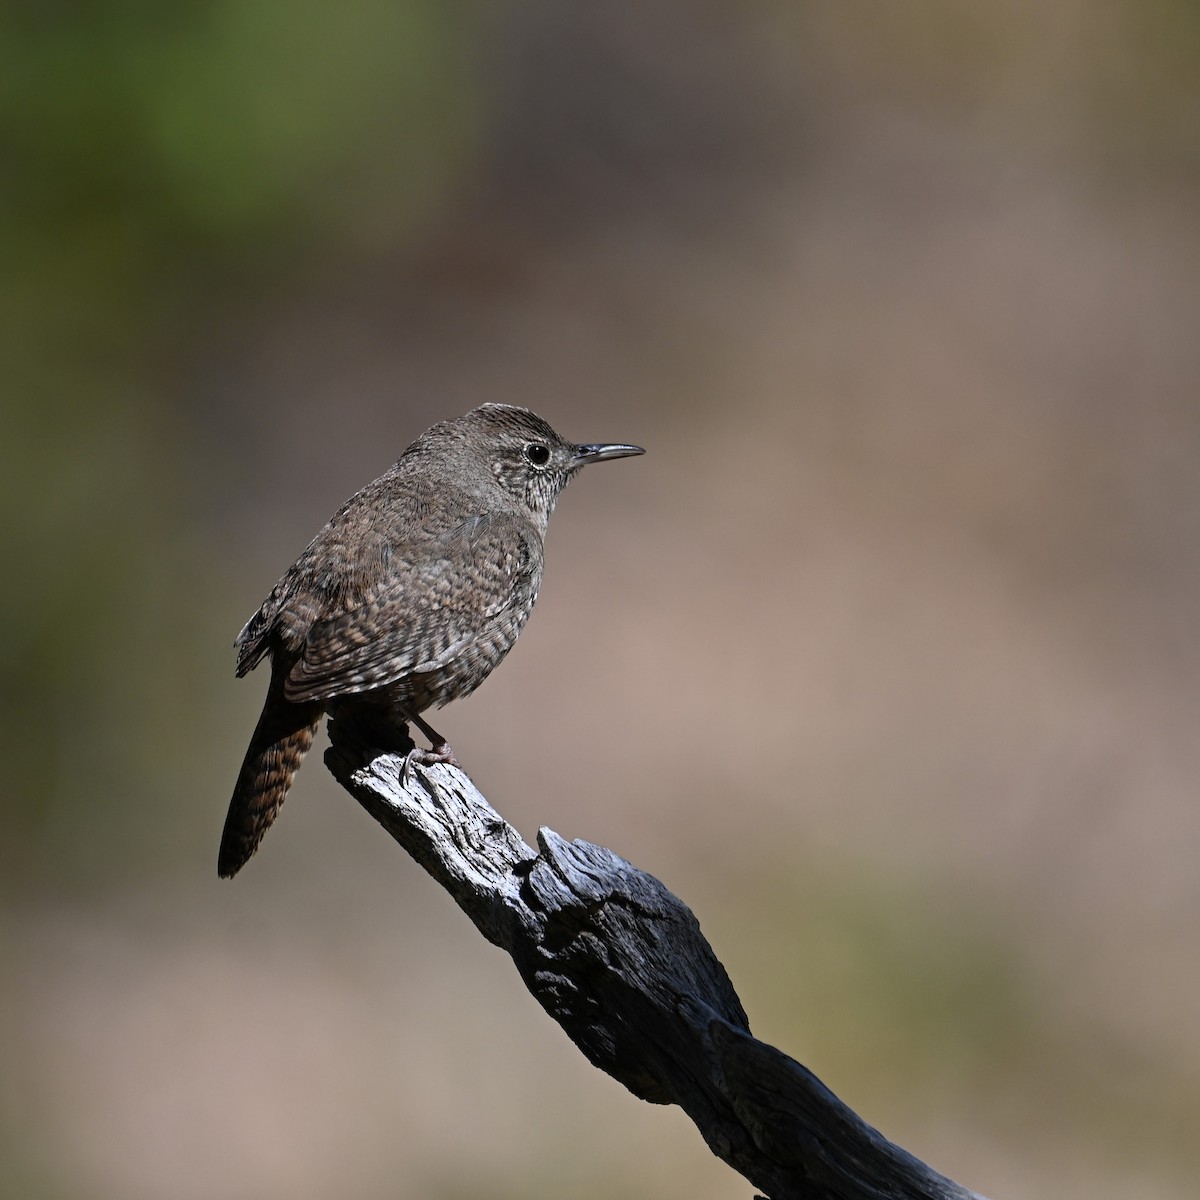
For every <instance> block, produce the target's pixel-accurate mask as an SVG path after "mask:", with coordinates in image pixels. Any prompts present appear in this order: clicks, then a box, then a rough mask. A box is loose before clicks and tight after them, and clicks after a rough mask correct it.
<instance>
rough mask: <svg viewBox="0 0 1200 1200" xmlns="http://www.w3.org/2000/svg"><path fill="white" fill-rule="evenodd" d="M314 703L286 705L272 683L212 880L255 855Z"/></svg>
mask: <svg viewBox="0 0 1200 1200" xmlns="http://www.w3.org/2000/svg"><path fill="white" fill-rule="evenodd" d="M322 711H323V708H322V705H321V704H320V703H313V702H310V703H307V704H289V703H288V702H287V701H286V700H284V699H283V697H282V696H281V695H280V693H279V690H278V689H277V688H276V687H275V681H274V680H272V682H271V688H270V690H269V691H268V692H267V701H266V703H265V704H264V705H263V711H262V716H261V717H259V718H258V725H257V726H256V727H255V730H254V736H253V737H252V738H251V739H250V747H249V749H247V751H246V757H245V759H244V760H243V762H242V769H241V771H240V772H239V774H238V780H237V783H236V785H235V786H234V789H233V799H232V800H230V802H229V815H228V816H226V818H225V830H224V832H223V833H222V834H221V851H220V854H219V855H218V856H217V874H218V875H220V876H221V878H222V879H231V878H232V877H233V876H234V875H236V874H237V873H238V871H240V870H241V869H242V867H244V866H245V865H246V862H247V861H248V860H249V858H250V856H251V855H252V854H253V853H254V851H255V850H256V849H258V843H259V842H260V841H262V837H263V834H264V833H266V832H267V830H268V829H269V828H270V826H271V822H272V821H274V820H275V816H276V814H277V813H278V812H279V806H280V805H281V804H282V803H283V798H284V797H285V796H286V795H287V791H288V788H290V787H291V786H292V779H293V778H294V777H295V774H296V772H297V771H298V770H299V768H300V762H301V760H302V759H303V758H304V755H305V754H306V753H307V752H308V748H309V747H310V746H311V745H312V742H313V737H314V736H315V735H316V732H317V724H318V722H319V721H320V719H321V713H322Z"/></svg>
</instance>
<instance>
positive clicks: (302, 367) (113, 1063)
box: [0, 0, 1200, 1200]
mask: <svg viewBox="0 0 1200 1200" xmlns="http://www.w3.org/2000/svg"><path fill="white" fill-rule="evenodd" d="M1198 61H1200V6H1197V5H1196V4H1194V3H1191V2H1190V0H1149V2H1135V0H1100V2H1095V0H1089V2H1087V3H1085V2H1084V0H1068V2H1066V3H1060V4H1054V5H1044V4H1043V5H1038V4H1033V3H1030V2H1028V0H985V2H981V3H976V4H951V3H947V2H946V0H917V2H914V3H909V4H903V5H899V4H892V5H883V4H874V5H868V4H861V3H849V2H847V0H811V2H809V3H799V2H791V0H743V2H735V0H699V2H689V0H614V2H612V3H607V4H595V3H589V2H588V0H497V2H495V3H492V4H483V3H479V2H478V0H469V2H463V3H438V2H436V0H393V2H391V3H384V2H382V0H346V2H345V3H342V4H338V5H332V4H318V3H315V2H314V0H296V2H294V3H289V4H282V3H270V2H268V0H211V2H209V3H200V2H196V0H183V2H180V3H171V4H164V3H151V2H149V0H125V2H118V0H107V2H105V0H100V2H96V3H72V2H67V0H45V2H43V3H33V2H30V0H17V2H14V3H10V4H8V5H6V6H4V7H3V8H2V9H0V513H2V516H0V564H2V567H3V569H2V572H0V574H2V578H0V606H2V607H0V628H2V629H3V631H4V632H3V636H2V637H0V1197H4V1198H7V1197H10V1196H11V1197H13V1198H14V1200H15V1198H17V1197H20V1198H21V1200H41V1198H46V1200H52V1198H53V1200H59V1198H66V1197H80V1198H85V1197H86V1198H87V1200H107V1198H109V1197H112V1198H113V1200H118V1198H119V1200H143V1198H145V1200H159V1198H161V1197H163V1196H170V1197H172V1198H174V1200H191V1198H193V1197H194V1198H195V1200H213V1198H214V1197H217V1198H221V1200H225V1198H229V1200H234V1198H241V1197H246V1198H250V1197H254V1198H256V1200H257V1198H260V1197H275V1196H287V1197H289V1200H307V1198H308V1197H312V1198H314V1200H315V1198H317V1197H326V1196H334V1195H336V1196H345V1197H348V1198H351V1200H373V1198H375V1197H383V1196H389V1197H390V1196H407V1195H412V1196H426V1197H431V1198H433V1200H437V1198H439V1197H444V1198H446V1200H451V1198H455V1197H466V1196H475V1195H488V1196H497V1195H501V1196H502V1195H508V1194H511V1195H514V1196H517V1195H520V1196H523V1197H531V1198H532V1197H539V1196H562V1195H572V1196H578V1197H581V1198H590V1197H608V1196H613V1195H622V1194H633V1195H648V1194H655V1195H660V1196H678V1197H685V1196H686V1197H688V1198H689V1200H695V1198H699V1197H704V1198H712V1200H716V1198H718V1197H730V1198H732V1197H734V1196H745V1195H747V1194H748V1191H747V1185H744V1183H743V1181H741V1180H739V1179H737V1178H735V1177H733V1176H732V1174H731V1173H730V1172H729V1171H728V1170H727V1169H726V1168H724V1167H723V1166H722V1165H721V1164H720V1163H718V1162H717V1161H716V1160H714V1159H713V1158H712V1157H711V1155H709V1154H708V1152H707V1150H706V1148H705V1147H704V1146H703V1145H702V1144H701V1143H700V1139H699V1138H698V1136H697V1135H696V1134H695V1131H694V1129H693V1128H692V1127H691V1126H690V1125H689V1124H688V1123H687V1122H686V1121H685V1120H684V1118H683V1117H682V1116H681V1114H679V1113H678V1112H677V1111H673V1110H659V1109H649V1108H647V1107H646V1106H643V1105H641V1104H639V1103H638V1102H636V1101H634V1100H633V1099H632V1098H631V1097H629V1096H627V1095H626V1094H625V1093H623V1092H622V1091H621V1089H620V1088H619V1087H617V1086H616V1085H615V1084H612V1083H611V1081H608V1080H606V1079H605V1078H603V1077H602V1076H600V1075H599V1074H598V1073H597V1072H595V1071H593V1070H592V1068H591V1067H590V1066H588V1064H587V1063H586V1062H584V1061H583V1059H582V1057H581V1056H580V1055H579V1054H578V1053H577V1052H576V1051H575V1050H574V1049H573V1047H571V1046H570V1045H568V1044H566V1041H565V1039H564V1038H562V1037H561V1035H560V1034H559V1033H558V1031H557V1030H556V1029H555V1028H554V1027H553V1026H552V1025H551V1023H550V1022H549V1021H548V1020H547V1019H546V1018H545V1016H544V1014H542V1013H541V1011H540V1010H539V1009H538V1008H537V1006H536V1005H535V1004H534V1003H533V1002H532V1001H531V1000H530V998H529V997H528V996H527V995H526V994H525V992H524V991H523V989H522V988H521V986H520V984H519V981H518V980H517V979H516V976H515V972H513V970H512V968H511V964H509V963H508V962H507V961H506V960H504V959H503V956H501V955H497V954H495V952H494V951H493V950H491V948H489V947H487V946H485V945H484V944H483V943H482V942H481V940H480V939H479V938H478V937H477V936H476V935H475V934H474V933H473V931H472V930H471V929H470V927H469V926H468V924H467V922H466V921H465V919H464V918H463V917H462V916H461V915H460V914H459V913H457V911H455V910H453V909H452V907H451V906H450V904H449V902H448V901H447V900H446V899H445V897H444V896H443V895H442V894H441V893H440V891H439V890H438V889H436V887H434V885H432V884H431V883H430V881H429V880H427V879H426V878H425V877H424V876H423V875H422V874H421V873H420V871H419V870H418V869H417V868H416V867H415V866H414V865H413V864H412V863H411V862H409V860H408V859H407V858H406V857H405V856H403V855H401V854H400V853H399V852H398V851H397V850H396V849H395V848H394V847H393V846H392V845H391V844H390V843H389V842H388V841H387V839H386V838H385V836H384V835H383V834H382V833H381V832H380V831H379V830H378V829H376V828H375V827H374V825H373V823H372V822H370V821H369V820H368V819H367V818H366V817H365V816H364V814H363V813H362V812H361V811H360V810H359V809H358V807H357V806H356V805H354V803H353V802H352V801H350V800H349V799H348V798H347V797H346V796H345V795H344V794H343V793H341V792H340V791H339V790H338V789H337V788H336V787H335V786H334V785H333V784H332V783H331V782H330V780H329V778H328V776H327V773H326V772H325V771H324V769H323V766H322V763H321V761H320V755H321V749H320V746H319V745H318V747H317V748H316V749H315V750H314V751H313V753H312V754H311V756H310V758H309V760H308V762H307V763H306V765H305V767H304V769H303V770H302V772H301V774H300V776H299V778H298V781H297V784H296V787H295V789H294V790H293V792H292V794H291V795H290V796H289V799H288V803H287V805H286V807H285V809H284V811H283V813H282V815H281V818H280V821H279V823H278V825H277V826H276V827H275V828H273V830H272V831H271V835H270V837H269V838H268V839H267V840H266V841H265V843H264V846H263V849H262V851H261V852H260V853H259V854H258V855H257V856H256V857H255V859H254V860H252V862H251V863H250V864H249V866H248V867H247V869H246V870H245V872H243V874H242V875H240V876H239V877H238V878H237V879H236V880H235V881H234V882H233V883H232V884H218V881H217V880H216V877H215V858H216V848H217V838H218V835H219V831H220V827H221V822H222V820H223V817H224V811H225V805H226V803H227V800H228V794H229V789H230V787H231V785H232V782H233V778H234V776H235V773H236V769H237V765H238V763H239V761H240V759H241V755H242V753H243V751H244V748H245V745H246V742H247V739H248V737H249V733H250V730H251V728H252V727H253V722H254V720H255V717H256V715H257V708H258V705H259V704H260V703H261V696H262V690H263V688H264V686H265V679H264V678H263V677H262V673H261V672H259V673H256V674H255V675H253V676H251V677H250V678H249V679H247V680H242V681H237V680H235V679H234V677H233V663H234V655H233V650H232V642H233V638H234V636H235V634H236V632H237V630H238V628H239V627H240V625H241V623H242V622H243V621H244V620H245V619H246V618H247V617H249V616H250V614H251V613H252V612H253V610H254V608H255V607H256V606H257V604H258V603H259V602H260V601H261V599H262V598H263V596H264V595H265V594H266V593H267V591H268V590H269V589H270V587H271V585H272V584H273V582H274V581H275V579H276V578H277V577H278V576H279V574H281V573H282V571H283V570H284V569H285V568H286V567H287V565H288V564H289V563H290V562H291V561H292V560H293V558H294V557H295V555H296V554H297V553H298V552H299V551H300V550H301V549H302V547H303V545H304V544H305V541H306V539H307V538H309V537H310V536H311V535H312V534H313V533H314V532H315V530H316V529H317V528H318V527H319V525H320V524H321V522H323V521H324V520H325V519H326V518H327V517H328V515H329V513H330V512H332V511H333V510H334V509H335V508H336V507H337V505H338V504H339V503H340V502H341V501H342V500H343V499H344V498H345V497H346V496H347V495H349V494H350V493H351V492H352V491H354V490H355V489H356V488H358V487H359V486H361V485H362V484H363V483H365V482H366V481H367V480H368V479H370V478H372V477H373V476H374V475H376V474H378V473H379V472H380V471H382V470H383V469H385V468H386V467H387V466H388V465H389V464H390V462H391V461H393V460H394V459H395V457H396V456H397V455H398V454H399V452H400V451H401V450H402V449H403V447H404V446H405V445H406V444H407V442H408V441H409V440H411V438H412V437H414V436H415V435H416V434H417V433H419V432H420V431H421V430H422V429H423V428H424V427H426V426H427V425H428V424H429V423H431V422H432V421H434V420H436V419H439V418H440V417H443V416H446V415H450V414H455V413H459V412H462V411H465V410H466V409H467V408H469V407H472V406H473V405H475V404H478V403H481V402H483V401H485V400H498V401H505V402H510V403H520V404H527V405H529V406H530V407H532V408H534V409H536V410H538V411H540V412H542V413H543V414H544V415H545V416H547V417H548V418H549V419H550V420H551V421H552V422H553V423H554V424H555V426H556V427H558V428H559V429H560V430H561V431H562V432H563V433H564V434H566V435H567V436H571V437H575V438H578V439H579V440H628V441H633V442H637V443H639V444H642V445H645V446H646V447H647V448H648V454H647V455H646V457H645V458H644V459H638V460H636V462H630V463H622V464H615V465H614V466H613V467H611V468H605V469H604V470H603V471H597V472H595V475H594V476H585V477H584V478H583V479H581V480H580V481H579V482H578V483H576V484H574V485H572V488H571V490H570V491H569V492H568V493H567V495H566V496H565V497H564V499H563V501H562V504H561V508H560V513H559V515H558V516H557V517H556V519H555V527H554V528H553V529H552V530H551V534H550V538H549V543H548V565H547V576H546V582H545V585H544V587H543V591H542V596H541V598H540V600H539V604H538V610H537V612H536V613H535V614H534V617H533V619H532V620H531V622H530V625H529V627H528V629H527V630H526V632H525V633H524V634H523V635H522V638H521V642H520V644H519V645H518V647H517V648H516V650H515V651H514V653H513V654H512V655H511V656H510V658H509V659H508V660H507V661H506V663H505V664H504V666H503V667H502V668H501V669H500V670H499V671H497V672H496V674H495V676H494V677H493V678H491V679H489V680H488V682H487V684H486V686H485V687H483V688H481V689H480V691H479V693H478V695H477V696H475V697H472V698H471V699H470V700H469V701H467V702H464V703H462V704H460V705H455V706H453V707H452V708H451V709H449V710H448V711H447V713H445V714H442V715H440V716H439V719H438V721H437V724H438V727H439V729H442V730H443V732H445V733H446V734H447V735H448V736H449V738H450V740H451V742H452V743H453V744H454V746H455V749H456V751H457V752H458V754H459V757H460V759H461V760H462V761H463V762H464V763H465V764H466V766H467V768H468V769H469V770H470V772H471V774H472V776H473V777H474V778H475V780H476V782H477V783H478V784H479V786H480V787H481V789H482V790H483V791H484V793H485V794H486V795H487V796H488V797H489V799H490V800H491V801H492V802H493V803H495V804H496V806H497V807H498V808H499V809H500V810H501V811H502V812H503V813H504V814H505V815H506V816H507V817H508V818H509V819H510V820H512V821H513V822H514V823H515V824H516V825H517V826H518V827H519V828H520V829H521V830H522V831H523V833H524V834H525V836H526V837H527V838H529V837H532V834H533V831H534V830H535V829H536V828H537V827H538V826H539V825H542V824H547V825H550V826H552V827H553V828H555V829H556V830H557V831H558V832H560V833H562V834H564V835H566V836H572V837H574V836H579V837H585V838H588V839H590V840H593V841H597V842H601V843H604V844H606V845H609V846H611V847H612V848H613V849H614V850H616V851H617V852H618V853H620V854H622V855H624V856H625V857H627V858H629V859H630V860H631V861H633V862H635V863H636V864H637V865H638V866H640V867H642V868H644V869H647V870H650V871H652V872H654V873H655V874H657V875H659V876H660V877H662V878H663V880H664V882H666V883H667V884H668V886H670V887H671V888H672V889H673V890H674V891H676V892H677V893H678V894H679V895H680V896H681V897H682V898H683V899H684V900H685V901H687V902H688V903H689V904H690V905H691V906H692V907H693V908H694V910H695V911H696V913H697V916H698V917H699V919H700V921H701V923H702V925H703V927H704V929H705V931H706V933H707V934H708V936H709V938H710V940H711V941H712V943H713V945H714V948H715V949H716V951H717V953H718V955H719V957H721V958H722V960H723V961H724V962H725V964H726V966H727V967H728V969H729V971H730V974H731V977H732V978H733V980H734V983H735V986H736V987H737V988H738V991H739V993H740V995H741V998H742V1000H743V1002H744V1004H745V1006H746V1008H747V1011H748V1012H749V1013H750V1017H751V1022H752V1026H753V1028H754V1030H755V1032H756V1034H758V1035H759V1036H761V1037H764V1038H765V1039H767V1040H769V1041H771V1042H773V1043H775V1044H777V1045H778V1046H780V1048H781V1049H784V1050H785V1051H787V1052H788V1053H790V1054H792V1055H793V1056H795V1057H796V1058H798V1059H800V1060H801V1061H803V1062H805V1063H806V1064H807V1065H808V1066H810V1067H811V1068H812V1069H814V1070H815V1071H816V1072H817V1073H818V1074H819V1075H820V1076H821V1077H822V1079H824V1081H825V1082H826V1083H827V1084H828V1085H829V1086H830V1087H831V1088H832V1089H833V1090H834V1091H835V1092H836V1093H838V1094H839V1095H840V1096H842V1097H843V1099H845V1100H846V1101H847V1102H848V1103H850V1104H851V1105H852V1106H853V1107H855V1108H856V1109H857V1110H859V1111H861V1112H862V1113H863V1115H864V1116H865V1117H866V1118H867V1119H869V1120H871V1121H872V1123H874V1124H876V1125H877V1126H879V1127H880V1128H881V1129H882V1130H883V1132H884V1133H886V1134H887V1135H888V1136H889V1137H892V1138H893V1139H895V1140H896V1141H898V1142H899V1143H901V1144H902V1145H904V1146H905V1147H906V1148H908V1149H911V1150H913V1151H914V1152H916V1153H917V1154H919V1155H920V1156H921V1157H923V1158H926V1159H927V1160H928V1161H930V1162H931V1163H932V1165H934V1166H935V1167H937V1168H938V1169H940V1170H943V1171H945V1172H947V1173H948V1174H950V1175H952V1176H954V1177H956V1178H958V1179H960V1180H961V1182H963V1183H964V1184H966V1185H968V1186H970V1187H972V1188H975V1189H977V1190H979V1191H981V1192H984V1193H986V1194H988V1195H992V1196H993V1197H994V1198H995V1200H1001V1198H1002V1197H1008V1196H1012V1197H1015V1196H1025V1195H1030V1196H1032V1195H1053V1196H1055V1197H1056V1198H1058V1200H1069V1198H1071V1197H1080V1198H1081V1200H1082V1198H1083V1197H1085V1196H1086V1197H1087V1198H1088V1200H1101V1198H1103V1197H1110V1196H1111V1197H1114V1198H1115V1197H1118V1196H1120V1197H1122V1198H1123V1197H1126V1196H1128V1195H1130V1194H1135V1195H1137V1196H1139V1197H1146V1198H1148V1200H1182V1197H1185V1196H1190V1195H1192V1194H1193V1193H1194V1180H1195V1178H1196V1174H1197V1171H1200V1149H1198V1146H1200V1143H1198V1142H1197V1139H1196V1137H1195V1129H1194V1126H1195V1114H1196V1112H1197V1111H1200V1034H1198V1032H1197V1029H1198V1027H1197V1024H1196V1021H1195V1015H1194V1008H1195V1002H1194V997H1195V995H1196V992H1197V984H1198V983H1200V949H1198V943H1197V939H1196V938H1195V929H1196V928H1197V922H1198V921H1200V891H1198V889H1197V882H1196V881H1197V872H1196V870H1195V861H1196V849H1197V846H1200V807H1198V806H1197V805H1196V803H1195V800H1196V779H1197V778H1200V739H1197V737H1196V728H1197V723H1198V721H1200V655H1198V654H1197V638H1196V632H1195V630H1196V619H1195V616H1196V612H1197V611H1200V470H1197V463H1200V401H1198V396H1200V339H1198V338H1197V337H1196V321H1197V315H1198V314H1200V222H1198V221H1197V219H1196V218H1197V198H1198V196H1200V126H1198V124H1197V114H1198V113H1200V72H1197V70H1196V63H1197V62H1198Z"/></svg>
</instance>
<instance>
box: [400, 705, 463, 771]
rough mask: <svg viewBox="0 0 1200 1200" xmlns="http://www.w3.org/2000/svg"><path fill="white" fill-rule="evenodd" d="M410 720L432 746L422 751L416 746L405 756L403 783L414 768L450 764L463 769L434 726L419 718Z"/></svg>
mask: <svg viewBox="0 0 1200 1200" xmlns="http://www.w3.org/2000/svg"><path fill="white" fill-rule="evenodd" d="M409 720H411V721H412V723H413V724H414V725H415V726H416V727H417V728H418V729H419V730H420V731H421V732H422V733H423V734H424V735H425V736H426V737H427V738H428V739H429V741H430V743H431V745H430V749H428V750H421V749H420V748H418V747H416V746H414V747H413V748H412V749H411V750H410V751H409V752H408V753H407V754H406V755H405V756H404V769H403V771H402V773H401V776H400V779H401V782H402V783H403V782H406V781H407V779H408V771H409V768H410V767H412V766H417V767H428V766H432V765H433V764H434V763H449V764H450V766H452V767H458V768H459V770H461V769H462V766H461V764H460V763H459V761H458V759H457V758H455V757H454V751H453V750H452V749H451V748H450V743H449V742H448V741H446V739H445V738H444V737H442V735H441V734H440V733H438V731H437V730H436V729H434V728H433V726H432V725H430V724H428V723H427V722H425V721H422V720H421V718H420V717H418V716H413V717H410V718H409Z"/></svg>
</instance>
